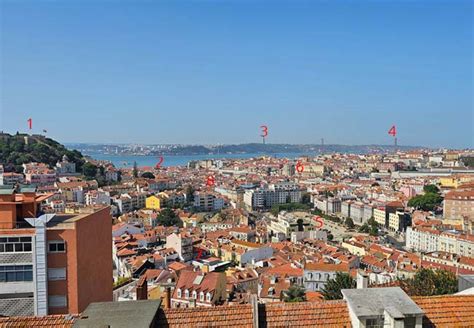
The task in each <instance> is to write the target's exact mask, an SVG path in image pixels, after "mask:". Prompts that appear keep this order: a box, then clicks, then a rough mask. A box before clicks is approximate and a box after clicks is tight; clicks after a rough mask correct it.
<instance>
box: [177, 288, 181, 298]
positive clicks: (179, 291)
mask: <svg viewBox="0 0 474 328" xmlns="http://www.w3.org/2000/svg"><path fill="white" fill-rule="evenodd" d="M178 298H181V289H178Z"/></svg>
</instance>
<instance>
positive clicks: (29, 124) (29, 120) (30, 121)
mask: <svg viewBox="0 0 474 328" xmlns="http://www.w3.org/2000/svg"><path fill="white" fill-rule="evenodd" d="M27 122H28V127H29V128H30V130H31V127H32V125H33V120H32V119H31V118H29V119H28V121H27Z"/></svg>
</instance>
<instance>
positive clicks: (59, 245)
mask: <svg viewBox="0 0 474 328" xmlns="http://www.w3.org/2000/svg"><path fill="white" fill-rule="evenodd" d="M48 251H49V252H50V253H64V252H65V251H66V245H65V244H64V241H63V240H54V241H50V242H48Z"/></svg>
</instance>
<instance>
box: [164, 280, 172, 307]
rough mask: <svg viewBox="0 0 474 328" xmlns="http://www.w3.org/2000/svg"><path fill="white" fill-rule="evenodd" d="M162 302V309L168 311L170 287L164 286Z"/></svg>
mask: <svg viewBox="0 0 474 328" xmlns="http://www.w3.org/2000/svg"><path fill="white" fill-rule="evenodd" d="M163 300H164V302H165V303H164V304H163V307H164V308H165V309H170V308H171V287H169V286H166V287H165V291H164V292H163Z"/></svg>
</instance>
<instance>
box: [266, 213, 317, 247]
mask: <svg viewBox="0 0 474 328" xmlns="http://www.w3.org/2000/svg"><path fill="white" fill-rule="evenodd" d="M312 230H315V226H314V224H313V220H312V218H311V217H308V216H301V215H297V214H295V213H290V212H286V211H283V212H280V213H279V214H278V216H277V218H276V219H275V220H272V221H271V223H270V227H269V231H270V234H271V235H272V236H273V237H274V239H275V241H281V240H286V239H288V238H290V237H291V233H292V232H296V231H312Z"/></svg>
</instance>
